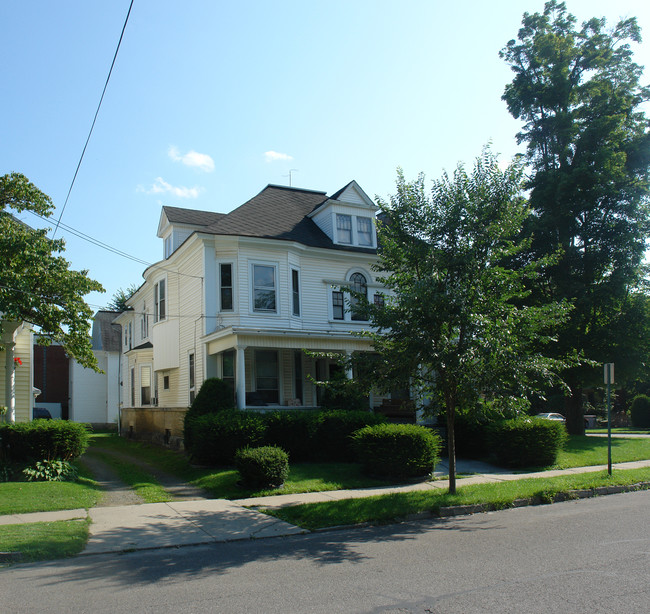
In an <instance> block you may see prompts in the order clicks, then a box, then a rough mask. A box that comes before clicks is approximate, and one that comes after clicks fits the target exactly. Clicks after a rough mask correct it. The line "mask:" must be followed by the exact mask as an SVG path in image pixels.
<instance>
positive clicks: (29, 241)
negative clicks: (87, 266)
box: [0, 173, 103, 368]
mask: <svg viewBox="0 0 650 614" xmlns="http://www.w3.org/2000/svg"><path fill="white" fill-rule="evenodd" d="M53 209H54V207H53V205H52V201H51V199H50V198H49V196H47V195H46V194H44V193H43V192H41V191H40V190H39V189H38V188H37V187H36V186H35V185H34V184H33V183H31V182H30V181H29V180H28V179H27V177H25V176H24V175H21V174H19V173H10V174H8V175H3V176H2V177H0V314H1V317H2V319H3V320H8V321H18V322H22V321H24V322H29V323H31V324H33V325H35V326H36V327H37V330H38V333H39V334H40V336H41V337H42V338H43V339H44V340H45V341H56V342H58V343H60V344H61V345H62V346H63V347H64V349H65V351H66V352H67V354H68V355H69V356H71V357H73V358H75V359H76V360H78V361H79V362H80V363H81V364H82V365H84V366H86V367H92V368H96V367H97V362H96V360H95V357H94V355H93V353H92V349H91V343H90V319H91V318H92V315H93V312H92V310H91V309H90V307H89V306H88V305H87V304H86V303H85V301H84V300H83V297H84V295H86V294H87V293H88V292H91V291H93V290H95V291H103V288H102V286H101V285H100V284H99V283H98V282H96V281H94V280H92V279H90V278H89V277H88V272H87V271H73V270H71V269H70V265H69V263H68V262H67V261H66V260H65V259H64V258H63V257H62V256H60V255H59V254H60V253H61V252H63V251H64V242H63V240H61V239H57V240H52V239H49V238H48V237H47V236H46V233H47V231H45V230H36V229H34V228H30V227H29V226H27V225H26V224H24V223H22V222H21V221H19V220H18V219H16V217H14V215H12V213H11V211H12V210H13V211H15V212H21V211H33V212H34V213H37V214H38V215H40V216H45V217H48V216H50V215H52V212H53ZM0 325H1V321H0Z"/></svg>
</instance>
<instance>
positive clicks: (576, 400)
mask: <svg viewBox="0 0 650 614" xmlns="http://www.w3.org/2000/svg"><path fill="white" fill-rule="evenodd" d="M569 389H570V390H571V396H569V397H565V399H564V407H565V409H566V412H565V413H566V428H567V431H568V432H569V435H584V434H585V417H584V413H583V410H582V387H581V386H579V385H577V384H575V385H574V384H572V385H570V386H569Z"/></svg>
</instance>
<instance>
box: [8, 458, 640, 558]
mask: <svg viewBox="0 0 650 614" xmlns="http://www.w3.org/2000/svg"><path fill="white" fill-rule="evenodd" d="M643 467H650V460H646V461H635V462H630V463H617V464H615V465H614V468H615V469H640V468H643ZM437 469H438V470H437V471H436V475H438V476H440V475H445V476H446V474H447V467H446V466H445V465H444V464H443V463H441V464H439V465H438V467H437ZM603 469H606V466H603V465H599V466H595V467H576V468H574V469H562V470H555V471H540V472H537V473H525V474H522V473H517V474H515V473H512V472H505V473H504V472H503V469H498V468H496V467H492V466H490V465H486V464H485V463H480V462H474V461H462V460H461V461H459V462H458V466H457V473H458V474H459V475H461V476H462V475H463V474H465V475H466V474H468V473H471V474H473V475H471V476H469V477H459V478H458V479H457V486H458V487H459V488H460V487H462V486H465V485H469V484H480V483H488V482H503V481H510V480H521V479H525V478H535V477H554V476H558V475H572V474H577V473H589V472H596V471H603ZM447 487H448V481H447V480H446V479H439V480H436V481H433V482H429V481H427V482H417V483H413V484H406V485H402V486H390V487H384V488H361V489H356V490H338V491H329V492H316V493H303V494H297V495H275V496H271V497H256V498H251V499H239V500H237V501H227V500H225V499H208V500H200V501H199V500H197V501H175V502H170V503H148V504H144V505H123V506H118V507H97V508H92V509H91V510H89V511H88V512H87V511H86V510H84V509H79V510H64V511H59V512H40V513H35V514H14V515H6V516H0V524H6V525H9V524H19V523H30V522H52V521H56V520H75V519H80V520H83V519H86V518H87V517H88V518H90V520H91V521H92V523H91V525H90V538H89V540H88V544H87V546H86V549H85V550H84V552H83V553H82V554H84V555H88V554H102V553H110V552H129V551H133V550H147V549H154V548H166V547H172V546H187V545H193V544H206V543H216V542H227V541H235V540H243V539H260V538H265V537H279V536H287V535H296V534H300V533H305V532H307V531H305V530H303V529H301V528H299V527H296V526H293V525H291V524H289V523H286V522H283V521H281V520H278V519H277V518H273V517H272V516H268V515H266V514H263V513H261V512H259V511H257V509H260V508H265V509H277V508H281V507H286V506H290V505H298V504H301V503H313V502H321V501H337V500H342V499H355V498H362V497H370V496H373V495H386V494H391V493H399V492H411V491H427V490H435V489H446V488H447ZM251 508H253V509H251ZM255 508H257V509H255Z"/></svg>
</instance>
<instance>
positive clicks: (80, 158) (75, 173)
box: [52, 0, 134, 238]
mask: <svg viewBox="0 0 650 614" xmlns="http://www.w3.org/2000/svg"><path fill="white" fill-rule="evenodd" d="M133 2H134V0H131V4H130V5H129V10H128V12H127V14H126V19H125V20H124V26H122V33H121V34H120V40H119V41H118V43H117V47H116V49H115V54H114V55H113V61H112V62H111V68H110V70H109V71H108V76H107V77H106V82H105V83H104V89H103V91H102V96H101V98H100V99H99V104H98V105H97V110H96V111H95V117H94V119H93V123H92V125H91V126H90V131H89V132H88V138H87V139H86V144H85V145H84V148H83V151H82V152H81V156H80V157H79V162H78V163H77V169H76V170H75V172H74V177H73V178H72V182H71V183H70V189H69V190H68V195H67V196H66V197H65V202H64V203H63V209H61V214H60V215H59V219H58V220H57V222H56V228H55V229H54V232H53V233H52V238H54V236H55V235H56V232H57V230H58V229H59V224H60V223H61V218H62V217H63V213H64V211H65V208H66V206H67V204H68V199H69V198H70V193H71V192H72V187H73V186H74V182H75V180H76V179H77V173H79V168H80V167H81V161H82V160H83V159H84V154H85V153H86V148H87V147H88V143H89V141H90V136H91V135H92V133H93V129H94V128H95V122H96V121H97V116H98V115H99V109H100V108H101V106H102V101H103V100H104V94H106V88H107V87H108V82H109V81H110V78H111V74H112V73H113V66H115V60H116V59H117V53H118V51H119V50H120V45H121V44H122V38H124V31H125V30H126V24H127V23H128V22H129V15H130V14H131V9H132V8H133Z"/></svg>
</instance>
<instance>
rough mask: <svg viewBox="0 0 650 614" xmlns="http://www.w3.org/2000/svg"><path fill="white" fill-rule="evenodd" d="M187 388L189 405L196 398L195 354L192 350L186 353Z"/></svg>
mask: <svg viewBox="0 0 650 614" xmlns="http://www.w3.org/2000/svg"><path fill="white" fill-rule="evenodd" d="M187 388H188V398H189V401H190V405H192V403H193V402H194V399H195V398H196V353H195V352H194V351H193V350H192V351H191V352H188V353H187Z"/></svg>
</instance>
